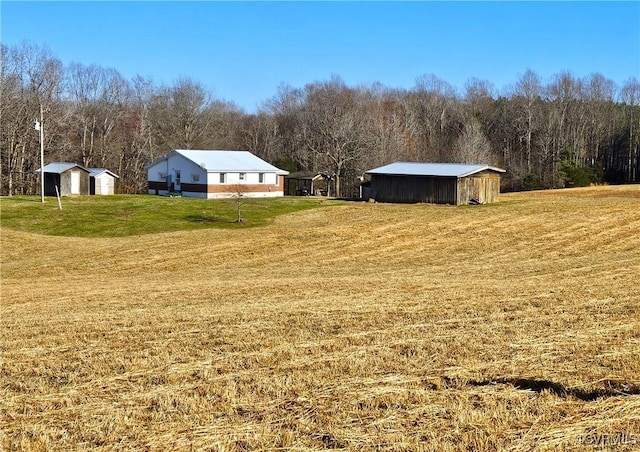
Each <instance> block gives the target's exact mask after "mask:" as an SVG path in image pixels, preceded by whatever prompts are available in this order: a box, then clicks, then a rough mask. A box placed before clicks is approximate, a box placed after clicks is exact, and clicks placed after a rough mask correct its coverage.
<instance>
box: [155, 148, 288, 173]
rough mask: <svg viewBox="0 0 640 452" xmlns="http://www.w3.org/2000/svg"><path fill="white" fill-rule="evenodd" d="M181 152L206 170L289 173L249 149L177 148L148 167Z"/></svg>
mask: <svg viewBox="0 0 640 452" xmlns="http://www.w3.org/2000/svg"><path fill="white" fill-rule="evenodd" d="M174 153H175V154H179V155H181V156H183V157H185V158H187V159H189V160H191V161H192V162H193V163H195V164H196V165H198V166H200V167H201V168H203V169H205V170H206V171H221V172H225V171H229V172H238V171H242V172H262V171H265V172H276V173H277V174H281V175H285V174H289V172H288V171H284V170H281V169H280V168H276V167H275V166H273V165H271V164H270V163H268V162H265V161H264V160H262V159H261V158H260V157H258V156H256V155H254V154H252V153H251V152H249V151H225V150H196V149H176V150H174V151H173V152H170V153H169V154H167V155H165V156H164V157H161V158H159V159H158V160H156V161H154V162H151V163H150V164H148V165H147V166H146V168H149V167H151V166H152V165H155V164H156V163H157V162H159V161H162V160H166V159H168V158H169V157H170V156H171V155H172V154H174Z"/></svg>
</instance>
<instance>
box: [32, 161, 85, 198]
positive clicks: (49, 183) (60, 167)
mask: <svg viewBox="0 0 640 452" xmlns="http://www.w3.org/2000/svg"><path fill="white" fill-rule="evenodd" d="M38 172H40V170H38ZM89 173H90V171H89V170H88V169H87V168H85V167H83V166H80V165H78V164H77V163H68V162H54V163H49V164H48V165H45V166H44V194H45V196H56V187H58V191H59V192H60V196H69V195H88V194H89V187H90V184H89Z"/></svg>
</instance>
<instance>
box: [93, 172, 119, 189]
mask: <svg viewBox="0 0 640 452" xmlns="http://www.w3.org/2000/svg"><path fill="white" fill-rule="evenodd" d="M89 171H90V172H89V176H90V182H89V184H90V185H89V186H90V190H91V192H90V193H91V194H92V195H113V194H114V193H115V189H116V188H115V187H116V179H119V177H118V175H117V174H115V173H113V172H111V171H109V170H108V169H106V168H89Z"/></svg>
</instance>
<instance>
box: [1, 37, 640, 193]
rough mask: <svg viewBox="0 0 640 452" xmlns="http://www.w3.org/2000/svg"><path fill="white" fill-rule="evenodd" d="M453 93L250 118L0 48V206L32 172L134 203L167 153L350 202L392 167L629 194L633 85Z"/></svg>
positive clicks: (425, 88)
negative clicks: (149, 171) (230, 163)
mask: <svg viewBox="0 0 640 452" xmlns="http://www.w3.org/2000/svg"><path fill="white" fill-rule="evenodd" d="M462 91H463V92H462V93H460V92H458V91H457V90H456V89H455V88H454V87H453V86H452V85H450V84H449V83H448V82H446V81H445V80H442V79H440V78H438V77H436V76H434V75H423V76H420V77H418V78H417V79H416V83H415V86H414V87H412V88H411V89H396V88H390V87H386V86H384V85H382V84H380V83H373V84H369V85H362V86H356V87H354V86H348V85H347V84H346V83H345V82H344V81H343V80H342V79H341V78H340V77H339V76H333V77H331V78H330V79H328V80H321V81H314V82H312V83H309V84H306V85H305V86H303V87H292V86H290V85H287V84H282V85H281V86H279V87H278V88H277V92H276V94H275V95H274V96H273V97H272V98H270V99H268V100H266V101H265V102H264V103H263V105H262V106H261V107H260V108H259V109H258V111H257V112H256V113H252V114H248V113H246V112H245V111H243V110H242V109H241V108H239V107H238V106H237V105H235V104H234V103H233V102H230V101H227V100H223V99H220V98H218V97H216V96H214V95H213V94H212V93H211V92H210V91H208V90H207V89H206V88H205V87H204V86H203V85H202V84H201V83H200V82H198V81H197V80H195V79H193V78H188V77H184V78H181V79H178V80H176V81H175V82H173V83H172V84H171V85H158V84H156V83H154V81H153V80H152V79H151V78H149V77H143V76H136V77H134V78H132V79H126V78H124V77H123V76H122V75H121V74H120V73H119V72H118V71H117V70H116V69H113V68H105V67H101V66H97V65H83V64H80V63H71V64H69V65H66V66H65V65H63V64H62V63H61V62H60V60H58V59H57V58H56V57H55V56H54V55H53V54H52V52H51V51H50V50H49V49H48V48H47V47H43V46H38V45H35V44H32V43H28V42H24V43H21V44H19V45H16V46H6V45H3V44H0V99H1V103H0V127H1V136H0V158H1V162H0V194H2V195H15V194H35V193H38V190H39V176H38V173H37V172H36V170H37V169H38V168H39V167H40V153H39V149H40V144H39V141H38V140H39V134H38V133H37V132H36V131H35V130H34V120H39V119H40V108H41V107H42V109H43V111H44V124H43V126H44V129H45V134H44V137H45V143H44V148H45V163H47V162H52V161H70V162H76V163H79V164H81V165H83V166H86V167H105V168H108V169H110V170H111V171H114V172H115V173H117V174H118V175H119V176H120V181H119V185H118V186H119V188H118V190H119V191H120V192H122V193H144V192H146V180H147V178H146V170H145V169H144V166H145V165H146V164H148V163H150V162H151V161H153V160H155V159H156V158H158V157H160V156H161V155H163V154H166V153H167V152H169V151H171V150H173V149H243V150H249V151H251V152H253V153H254V154H256V155H258V156H259V157H261V158H263V159H265V160H267V161H269V162H271V163H273V164H275V165H276V166H279V167H280V168H283V169H286V170H288V171H298V170H301V171H302V170H304V171H317V172H322V173H325V174H330V175H333V176H335V177H334V183H335V187H334V193H336V194H337V195H338V196H352V195H354V194H355V193H357V187H358V183H359V182H358V177H359V176H362V175H363V173H364V172H365V171H366V170H367V169H371V168H374V167H377V166H381V165H385V164H387V163H391V162H393V161H397V160H403V161H424V162H459V163H486V164H491V165H495V166H499V167H502V168H505V169H506V170H507V173H506V175H505V176H504V178H503V179H504V180H503V185H504V186H503V189H504V190H523V189H536V188H555V187H566V186H579V185H587V184H590V183H601V182H609V183H634V182H639V181H640V159H639V158H638V157H639V155H640V82H639V81H638V80H637V79H636V78H634V77H631V78H629V79H628V80H627V81H626V82H625V83H624V84H623V85H622V86H617V85H616V83H614V82H613V81H612V80H610V79H607V78H606V77H605V76H603V75H602V74H591V75H589V76H587V77H584V78H579V77H576V76H574V75H572V74H571V73H570V72H562V73H559V74H556V75H554V76H553V77H551V79H550V80H549V81H543V80H542V79H541V78H540V76H539V75H538V74H536V73H535V72H534V71H531V70H528V71H526V72H525V73H524V74H523V75H522V76H520V78H519V79H518V80H516V82H515V83H514V84H513V86H512V87H510V88H509V89H506V90H504V91H503V92H498V91H497V90H496V88H495V86H494V85H492V84H491V83H490V82H489V81H485V80H479V79H475V78H472V79H469V80H468V81H467V82H466V84H465V86H464V89H463V90H462Z"/></svg>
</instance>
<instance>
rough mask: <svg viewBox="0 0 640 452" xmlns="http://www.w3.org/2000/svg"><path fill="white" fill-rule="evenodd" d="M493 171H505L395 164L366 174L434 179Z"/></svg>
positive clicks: (458, 165) (460, 165)
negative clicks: (428, 177)
mask: <svg viewBox="0 0 640 452" xmlns="http://www.w3.org/2000/svg"><path fill="white" fill-rule="evenodd" d="M485 170H489V171H495V172H498V173H504V172H505V170H503V169H501V168H496V167H493V166H489V165H481V164H476V165H470V164H465V163H420V162H395V163H390V164H389V165H385V166H381V167H379V168H374V169H371V170H369V171H367V174H387V175H393V176H434V177H466V176H470V175H472V174H475V173H479V172H480V171H485Z"/></svg>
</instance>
